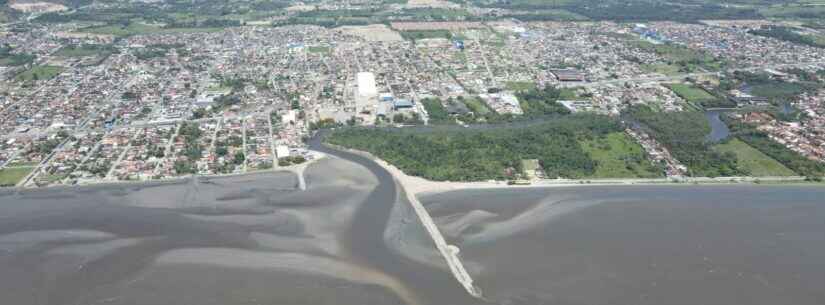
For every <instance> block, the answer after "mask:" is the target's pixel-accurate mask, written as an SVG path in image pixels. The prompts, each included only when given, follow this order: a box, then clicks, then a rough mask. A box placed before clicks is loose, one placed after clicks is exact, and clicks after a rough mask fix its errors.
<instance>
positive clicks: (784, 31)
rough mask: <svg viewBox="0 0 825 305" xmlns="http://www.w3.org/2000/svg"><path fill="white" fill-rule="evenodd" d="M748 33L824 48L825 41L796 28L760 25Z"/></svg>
mask: <svg viewBox="0 0 825 305" xmlns="http://www.w3.org/2000/svg"><path fill="white" fill-rule="evenodd" d="M748 33H751V34H754V35H759V36H765V37H771V38H776V39H780V40H784V41H788V42H793V43H797V44H803V45H808V46H812V47H817V48H825V42H822V41H820V40H818V39H817V37H816V36H813V35H804V34H800V33H797V31H796V30H794V29H793V28H790V27H786V26H775V25H771V26H764V25H763V26H762V27H761V28H759V29H757V30H750V31H748Z"/></svg>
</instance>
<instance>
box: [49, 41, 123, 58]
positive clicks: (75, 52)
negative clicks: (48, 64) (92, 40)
mask: <svg viewBox="0 0 825 305" xmlns="http://www.w3.org/2000/svg"><path fill="white" fill-rule="evenodd" d="M110 52H111V49H110V48H109V47H108V46H105V45H89V44H84V45H76V46H65V47H62V48H60V50H57V52H55V53H54V55H55V56H62V57H85V56H95V55H99V54H106V53H110Z"/></svg>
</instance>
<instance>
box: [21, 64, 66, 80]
mask: <svg viewBox="0 0 825 305" xmlns="http://www.w3.org/2000/svg"><path fill="white" fill-rule="evenodd" d="M60 72H63V67H58V66H34V67H32V68H31V69H29V70H26V71H24V72H23V73H20V74H17V76H15V77H14V79H15V80H17V81H22V82H28V81H33V80H47V79H51V78H52V77H55V76H57V75H58V74H60Z"/></svg>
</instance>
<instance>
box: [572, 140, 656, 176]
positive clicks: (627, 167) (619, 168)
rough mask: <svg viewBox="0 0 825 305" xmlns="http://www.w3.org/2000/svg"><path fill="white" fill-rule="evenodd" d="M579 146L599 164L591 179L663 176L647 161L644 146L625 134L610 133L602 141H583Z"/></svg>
mask: <svg viewBox="0 0 825 305" xmlns="http://www.w3.org/2000/svg"><path fill="white" fill-rule="evenodd" d="M579 144H580V145H581V147H582V149H583V150H584V151H585V152H587V153H588V154H589V155H590V158H592V159H593V160H596V162H597V166H596V172H595V173H594V174H593V176H592V177H591V178H651V177H661V176H663V174H662V171H661V170H660V169H658V168H656V167H655V166H653V165H652V164H650V161H648V160H647V158H646V157H645V155H644V151H643V150H642V146H640V145H639V144H637V143H636V142H634V141H633V140H632V139H630V138H629V137H628V136H627V135H626V134H625V133H623V132H614V133H610V134H608V135H607V136H605V137H603V138H601V139H590V140H581V141H579Z"/></svg>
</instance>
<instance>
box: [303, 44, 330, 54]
mask: <svg viewBox="0 0 825 305" xmlns="http://www.w3.org/2000/svg"><path fill="white" fill-rule="evenodd" d="M307 51H309V53H321V54H329V53H330V52H332V49H330V47H325V46H312V47H309V48H307Z"/></svg>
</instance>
